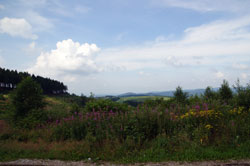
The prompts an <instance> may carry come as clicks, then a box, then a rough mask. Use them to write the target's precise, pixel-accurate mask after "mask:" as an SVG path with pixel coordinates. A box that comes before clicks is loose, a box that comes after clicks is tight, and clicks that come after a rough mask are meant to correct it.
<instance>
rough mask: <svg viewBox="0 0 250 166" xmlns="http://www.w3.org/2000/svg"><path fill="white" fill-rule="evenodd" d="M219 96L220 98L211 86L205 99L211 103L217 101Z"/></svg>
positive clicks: (205, 94) (206, 91) (205, 93)
mask: <svg viewBox="0 0 250 166" xmlns="http://www.w3.org/2000/svg"><path fill="white" fill-rule="evenodd" d="M217 96H218V95H217V93H216V92H214V91H213V90H212V88H211V87H210V86H208V87H207V88H206V90H205V92H204V99H205V100H206V101H209V102H211V101H212V100H216V99H217V98H218V97H217Z"/></svg>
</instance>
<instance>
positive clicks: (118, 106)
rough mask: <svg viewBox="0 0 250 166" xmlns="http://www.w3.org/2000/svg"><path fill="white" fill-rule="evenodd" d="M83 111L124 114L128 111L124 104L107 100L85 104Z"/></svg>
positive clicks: (97, 100)
mask: <svg viewBox="0 0 250 166" xmlns="http://www.w3.org/2000/svg"><path fill="white" fill-rule="evenodd" d="M84 108H85V110H86V111H87V112H92V111H104V112H109V111H111V110H112V111H113V112H118V111H119V112H125V111H127V110H129V108H128V106H127V105H126V104H122V103H117V102H114V101H112V100H108V99H94V100H91V101H89V102H87V103H86V105H85V107H84Z"/></svg>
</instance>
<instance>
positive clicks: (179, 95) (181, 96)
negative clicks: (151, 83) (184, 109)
mask: <svg viewBox="0 0 250 166" xmlns="http://www.w3.org/2000/svg"><path fill="white" fill-rule="evenodd" d="M187 99H188V93H186V92H183V90H182V88H181V87H180V86H178V87H177V88H176V91H175V92H174V100H175V101H176V102H178V103H182V104H185V103H186V102H187Z"/></svg>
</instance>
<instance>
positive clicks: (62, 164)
mask: <svg viewBox="0 0 250 166" xmlns="http://www.w3.org/2000/svg"><path fill="white" fill-rule="evenodd" d="M0 166H250V160H227V161H202V162H161V163H135V164H112V163H108V162H103V163H102V162H99V163H91V162H86V161H85V162H83V161H77V162H75V161H59V160H29V159H19V160H16V161H10V162H0Z"/></svg>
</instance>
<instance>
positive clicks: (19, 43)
mask: <svg viewBox="0 0 250 166" xmlns="http://www.w3.org/2000/svg"><path fill="white" fill-rule="evenodd" d="M249 8H250V0H136V1H135V0H91V1H90V0H71V1H68V0H11V1H10V0H0V67H2V68H8V69H13V70H18V71H28V72H29V73H32V74H35V75H40V76H43V77H49V78H52V79H56V80H59V81H61V82H64V84H66V85H67V86H68V91H69V92H70V93H75V94H84V95H89V94H90V92H92V93H94V94H96V95H102V94H121V93H126V92H136V93H142V92H152V91H168V90H174V89H175V88H176V87H177V86H181V87H182V88H183V89H197V88H206V87H207V86H212V87H219V86H220V85H221V83H222V81H223V80H224V79H225V80H227V81H229V84H230V85H233V84H235V82H236V81H237V79H239V80H240V82H241V84H242V85H245V84H247V83H249V79H250V10H249Z"/></svg>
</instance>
